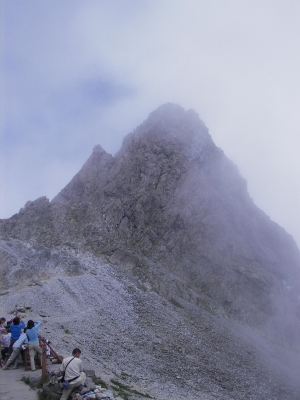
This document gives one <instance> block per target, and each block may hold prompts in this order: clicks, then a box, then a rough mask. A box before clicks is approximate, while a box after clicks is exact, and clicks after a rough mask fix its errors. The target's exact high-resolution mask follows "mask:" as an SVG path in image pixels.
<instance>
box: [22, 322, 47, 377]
mask: <svg viewBox="0 0 300 400" xmlns="http://www.w3.org/2000/svg"><path fill="white" fill-rule="evenodd" d="M40 325H41V323H40V321H33V320H32V319H30V320H29V321H28V322H27V331H26V335H27V337H28V345H29V346H28V347H29V356H30V366H31V371H35V370H36V367H35V363H34V357H35V354H36V353H38V354H39V355H40V357H41V365H42V354H43V350H42V348H41V346H40V341H39V336H38V329H39V327H40Z"/></svg>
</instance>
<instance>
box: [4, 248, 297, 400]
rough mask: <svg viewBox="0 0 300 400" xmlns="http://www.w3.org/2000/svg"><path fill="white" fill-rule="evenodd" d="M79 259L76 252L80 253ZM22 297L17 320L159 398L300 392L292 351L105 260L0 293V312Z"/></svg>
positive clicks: (290, 399)
mask: <svg viewBox="0 0 300 400" xmlns="http://www.w3.org/2000/svg"><path fill="white" fill-rule="evenodd" d="M82 258H83V255H82ZM24 303H26V304H27V305H28V307H31V308H30V309H28V310H27V315H26V316H25V320H27V319H30V318H36V319H38V320H42V322H43V324H42V327H41V329H40V333H41V334H42V335H43V336H44V337H46V338H49V339H50V340H51V342H52V344H53V346H54V348H55V349H56V350H58V351H59V352H61V353H62V354H63V355H67V353H71V351H72V349H73V348H74V347H80V348H81V349H82V360H83V363H84V366H85V368H89V369H95V371H96V375H97V376H99V377H101V379H102V380H103V381H106V382H110V380H111V379H115V380H117V381H119V382H121V383H123V384H124V385H126V386H129V387H130V388H132V389H133V390H136V391H138V392H139V393H144V394H147V395H149V396H151V397H152V398H154V399H157V400H167V399H169V400H171V399H172V400H179V399H191V400H192V399H201V400H202V399H203V400H211V399H223V400H229V399H230V400H232V399H235V400H239V399H255V400H257V399H264V400H267V399H270V400H271V399H272V400H275V399H278V400H282V399H286V400H296V399H299V397H300V385H299V383H298V371H299V367H300V365H299V364H300V363H299V354H295V353H294V352H292V351H290V350H288V349H286V348H283V347H280V346H278V345H275V344H274V343H272V342H270V341H268V340H267V339H264V338H262V337H261V336H259V335H258V334H257V332H255V331H252V330H251V329H249V328H248V327H246V326H243V325H241V324H238V323H236V322H234V321H233V320H232V319H224V318H223V317H220V316H217V315H213V313H212V312H211V311H210V312H206V311H204V310H201V309H199V308H198V307H197V306H195V305H193V304H191V303H189V302H186V301H184V300H182V299H179V298H177V299H172V300H171V301H168V300H166V299H164V298H163V297H161V296H160V295H158V294H157V293H156V292H155V291H153V290H152V288H151V287H149V285H144V284H143V283H142V282H139V281H137V280H135V279H133V278H130V277H128V276H127V275H125V274H124V273H122V272H120V271H119V270H118V269H116V268H115V267H113V266H111V265H109V264H104V263H103V264H102V263H99V262H98V263H97V260H94V264H93V267H92V268H91V269H90V270H89V271H86V272H85V273H84V274H82V275H78V276H70V277H66V276H57V277H54V278H52V279H49V280H46V281H44V282H43V281H39V282H35V284H34V285H33V286H26V287H24V288H22V289H20V290H17V291H15V293H13V292H8V293H5V291H2V296H1V308H0V313H1V314H3V315H6V316H9V313H10V312H12V311H14V309H15V305H17V304H24Z"/></svg>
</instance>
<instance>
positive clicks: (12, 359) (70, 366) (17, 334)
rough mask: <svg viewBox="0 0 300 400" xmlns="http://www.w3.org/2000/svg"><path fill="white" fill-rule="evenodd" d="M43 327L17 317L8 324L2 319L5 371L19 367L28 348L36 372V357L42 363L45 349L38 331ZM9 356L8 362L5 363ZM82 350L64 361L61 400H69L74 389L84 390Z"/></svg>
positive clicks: (0, 331) (0, 337)
mask: <svg viewBox="0 0 300 400" xmlns="http://www.w3.org/2000/svg"><path fill="white" fill-rule="evenodd" d="M40 325H41V322H40V321H33V320H32V319H30V320H29V321H28V322H27V326H26V324H25V322H24V321H23V320H22V318H21V317H20V316H16V317H15V318H13V319H12V320H10V321H8V322H6V319H5V318H3V317H2V318H0V348H1V359H0V364H1V368H2V369H3V370H6V369H9V367H10V365H11V364H13V366H12V368H13V369H14V368H17V367H18V362H19V358H20V356H21V354H22V352H23V351H24V350H25V349H26V348H28V349H29V356H30V366H31V370H32V371H35V370H36V367H35V361H34V358H35V355H36V353H38V354H39V355H40V358H41V363H42V357H41V355H42V353H43V349H42V347H41V346H40V341H39V335H38V329H39V327H40ZM7 355H8V356H9V358H8V360H7V361H6V362H5V360H6V358H7ZM80 355H81V350H80V349H78V348H75V349H74V350H73V352H72V356H71V357H67V358H64V359H63V362H62V371H61V372H62V374H63V380H62V382H63V383H62V386H63V393H62V396H61V398H60V400H67V399H68V397H69V395H70V393H71V392H72V390H73V389H74V388H78V389H79V390H81V389H83V385H84V383H85V380H86V375H85V373H84V372H83V366H82V361H81V360H80Z"/></svg>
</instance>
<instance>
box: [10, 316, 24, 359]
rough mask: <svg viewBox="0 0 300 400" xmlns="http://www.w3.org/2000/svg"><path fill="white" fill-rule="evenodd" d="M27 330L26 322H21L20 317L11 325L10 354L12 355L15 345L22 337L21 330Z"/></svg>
mask: <svg viewBox="0 0 300 400" xmlns="http://www.w3.org/2000/svg"><path fill="white" fill-rule="evenodd" d="M23 328H25V322H24V321H22V320H21V318H20V317H15V318H14V319H13V321H12V323H11V324H10V332H11V337H10V345H9V351H8V352H9V354H11V353H12V350H13V348H12V347H13V344H14V343H15V341H17V340H18V339H19V337H20V334H21V329H23Z"/></svg>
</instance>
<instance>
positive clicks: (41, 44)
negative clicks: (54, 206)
mask: <svg viewBox="0 0 300 400" xmlns="http://www.w3.org/2000/svg"><path fill="white" fill-rule="evenodd" d="M3 4H4V5H3V11H4V12H3V13H2V19H3V22H4V28H3V29H4V44H5V50H4V51H3V53H2V69H3V73H4V77H5V79H4V90H2V95H3V96H4V97H5V109H4V112H3V117H4V123H3V128H2V151H3V159H2V165H3V168H4V170H3V171H2V178H1V187H2V194H1V216H2V217H8V216H10V215H11V214H13V213H15V212H17V211H18V209H19V208H20V207H21V206H22V205H23V204H24V203H25V202H26V201H27V200H29V199H33V198H36V197H38V196H41V195H48V196H49V197H50V198H51V197H53V196H55V195H56V194H57V192H58V191H59V190H60V189H61V188H62V186H64V185H65V184H66V183H67V182H68V181H69V180H70V179H71V178H72V176H73V175H74V174H75V173H76V172H77V171H78V169H79V168H80V167H81V165H82V164H83V162H84V161H85V160H86V158H87V157H88V156H89V154H90V153H91V151H92V148H93V146H94V145H95V144H97V143H100V144H101V145H102V146H103V147H104V148H105V149H106V150H107V151H109V152H111V153H115V152H116V151H117V150H118V149H119V147H120V146H121V142H122V138H123V136H124V135H125V134H127V133H128V132H130V131H131V130H132V129H134V128H135V126H136V125H138V124H139V123H141V122H142V121H143V120H144V119H145V118H146V117H147V115H148V114H149V113H150V112H151V111H152V110H153V109H155V108H156V107H158V106H159V105H161V104H162V103H164V102H168V101H173V102H176V103H179V104H181V105H182V106H183V107H185V108H194V109H195V110H196V111H197V112H198V113H199V115H200V117H201V118H202V119H203V121H204V122H205V124H206V125H207V126H208V128H209V129H210V133H211V135H212V137H213V139H214V141H215V142H216V144H217V145H218V146H220V147H221V148H222V149H223V150H224V151H225V153H226V155H227V156H228V157H229V158H231V159H232V160H233V161H234V162H235V163H236V164H237V165H238V167H239V170H240V171H241V173H242V175H243V176H244V177H245V178H246V179H247V181H248V186H249V191H250V195H251V196H252V197H253V198H254V201H255V202H256V203H257V204H258V206H260V207H261V208H262V209H263V210H264V211H265V212H266V213H267V214H269V215H270V216H271V217H272V219H274V220H275V221H277V222H278V223H280V224H281V225H282V226H283V227H284V228H285V229H286V230H287V231H289V232H290V233H292V234H293V235H294V237H295V238H296V240H297V241H298V243H300V230H299V228H298V227H299V226H300V216H299V212H298V204H299V196H300V186H299V184H298V183H297V178H298V171H299V167H300V165H299V163H300V161H299V157H298V154H297V149H298V147H299V117H298V113H299V112H298V110H299V105H300V104H299V103H300V94H299V93H300V81H299V79H298V71H299V69H300V43H299V37H300V27H299V23H298V21H299V16H300V4H299V2H298V1H292V0H288V1H286V2H284V3H283V2H281V1H276V0H272V1H270V0H266V1H263V2H258V1H253V2H240V1H238V0H232V1H228V2H224V1H220V0H219V1H218V0H212V1H209V2H208V1H201V0H197V1H196V0H194V1H192V0H185V1H183V0H162V1H143V2H141V1H109V2H106V1H93V0H86V1H84V2H82V1H75V0H74V1H64V2H63V3H62V2H60V1H51V2H40V1H32V0H28V1H27V2H22V1H14V2H11V1H8V0H6V1H4V2H3ZM20 166H21V167H20ZM34 171H38V173H35V172H34ZM51 171H53V174H51ZM57 171H61V172H60V173H58V172H57ZM54 177H56V178H54Z"/></svg>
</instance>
